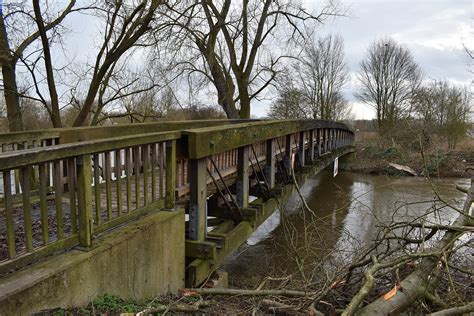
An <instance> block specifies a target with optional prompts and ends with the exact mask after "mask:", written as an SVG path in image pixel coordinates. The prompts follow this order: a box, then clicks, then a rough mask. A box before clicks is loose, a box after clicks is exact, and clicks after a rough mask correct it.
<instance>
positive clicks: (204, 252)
mask: <svg viewBox="0 0 474 316" xmlns="http://www.w3.org/2000/svg"><path fill="white" fill-rule="evenodd" d="M185 253H186V257H188V258H196V259H209V260H216V259H217V247H216V244H215V243H213V242H209V241H204V240H186V242H185Z"/></svg>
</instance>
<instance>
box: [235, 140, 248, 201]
mask: <svg viewBox="0 0 474 316" xmlns="http://www.w3.org/2000/svg"><path fill="white" fill-rule="evenodd" d="M236 195H237V204H238V205H239V206H240V207H248V204H249V146H243V147H239V148H238V150H237V181H236Z"/></svg>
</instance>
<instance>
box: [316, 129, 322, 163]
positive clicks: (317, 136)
mask: <svg viewBox="0 0 474 316" xmlns="http://www.w3.org/2000/svg"><path fill="white" fill-rule="evenodd" d="M316 140H317V145H318V157H320V156H321V129H320V128H318V129H317V130H316Z"/></svg>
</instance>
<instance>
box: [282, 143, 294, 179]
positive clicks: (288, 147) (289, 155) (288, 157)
mask: <svg viewBox="0 0 474 316" xmlns="http://www.w3.org/2000/svg"><path fill="white" fill-rule="evenodd" d="M292 159H293V137H292V135H291V134H289V135H286V141H285V156H284V157H283V164H284V166H285V172H286V173H287V175H290V174H291V169H292V168H293V161H292Z"/></svg>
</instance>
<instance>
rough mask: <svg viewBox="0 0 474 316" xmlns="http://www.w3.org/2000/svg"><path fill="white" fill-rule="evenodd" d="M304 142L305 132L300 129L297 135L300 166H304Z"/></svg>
mask: <svg viewBox="0 0 474 316" xmlns="http://www.w3.org/2000/svg"><path fill="white" fill-rule="evenodd" d="M305 142H306V132H305V131H302V132H300V135H299V144H298V159H299V162H300V166H301V167H304V166H305Z"/></svg>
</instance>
